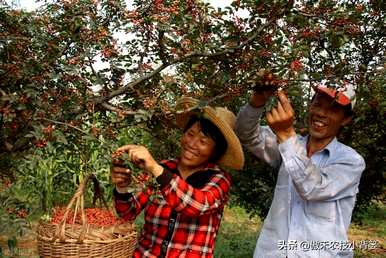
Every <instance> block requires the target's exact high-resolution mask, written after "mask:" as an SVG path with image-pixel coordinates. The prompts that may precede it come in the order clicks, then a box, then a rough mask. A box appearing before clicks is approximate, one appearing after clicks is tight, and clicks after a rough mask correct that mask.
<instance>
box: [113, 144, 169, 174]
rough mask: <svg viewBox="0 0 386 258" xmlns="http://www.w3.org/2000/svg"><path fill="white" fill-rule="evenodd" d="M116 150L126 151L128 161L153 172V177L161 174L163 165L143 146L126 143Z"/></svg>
mask: <svg viewBox="0 0 386 258" xmlns="http://www.w3.org/2000/svg"><path fill="white" fill-rule="evenodd" d="M116 152H119V153H123V152H126V153H127V154H128V159H129V162H131V163H133V164H135V165H136V166H138V167H140V168H142V169H143V170H145V171H146V172H148V173H151V174H153V175H154V176H155V177H157V176H159V175H161V174H162V172H163V167H162V166H161V165H159V164H158V163H157V161H155V159H154V158H153V156H152V155H151V154H150V152H149V150H148V149H147V148H146V147H145V146H142V145H133V144H128V145H124V146H122V147H120V148H118V149H117V151H116Z"/></svg>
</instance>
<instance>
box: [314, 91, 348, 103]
mask: <svg viewBox="0 0 386 258" xmlns="http://www.w3.org/2000/svg"><path fill="white" fill-rule="evenodd" d="M315 91H316V92H322V93H325V94H327V95H328V96H330V97H331V98H333V99H335V101H336V102H337V103H339V104H340V105H342V106H346V105H349V104H351V100H350V99H349V98H348V97H347V96H346V95H344V94H343V93H342V92H340V91H337V90H335V89H332V88H328V87H320V86H319V87H316V88H315Z"/></svg>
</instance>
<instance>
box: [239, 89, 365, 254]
mask: <svg viewBox="0 0 386 258" xmlns="http://www.w3.org/2000/svg"><path fill="white" fill-rule="evenodd" d="M315 91H316V93H315V95H314V97H313V99H312V102H311V105H310V107H309V110H308V129H309V134H308V135H307V136H305V137H302V136H300V135H297V134H296V133H295V129H294V126H293V122H294V117H295V112H294V110H293V108H292V106H291V103H290V101H289V99H288V98H287V96H286V94H285V93H284V92H283V91H281V90H278V92H277V97H278V104H277V107H273V108H272V109H271V110H269V111H267V112H266V120H267V123H268V126H261V125H260V118H261V116H262V113H263V110H264V106H265V104H266V102H267V100H268V99H269V98H270V97H272V96H273V93H274V91H273V90H255V91H254V92H253V94H252V96H251V98H250V101H249V103H248V104H246V105H245V106H243V107H242V108H241V110H240V112H239V114H238V117H237V124H236V132H237V134H238V136H239V138H240V140H241V142H242V144H243V145H244V146H245V147H246V148H247V149H248V150H249V151H251V152H252V153H253V154H254V155H256V156H257V157H259V158H260V159H262V160H264V161H265V162H267V163H268V164H269V165H271V166H273V167H275V168H277V169H278V171H279V174H278V179H277V183H276V187H275V192H274V197H273V201H272V204H271V207H270V210H269V213H268V215H267V217H266V219H265V220H264V225H263V227H262V230H261V233H260V236H259V238H258V241H257V244H256V248H255V253H254V258H258V257H259V258H260V257H262V258H271V257H272V258H280V257H288V258H292V257H302V258H305V257H313V258H314V257H320V258H330V257H331V258H332V257H334V258H335V257H352V256H353V248H354V246H353V245H352V243H351V242H350V241H349V240H348V238H347V231H348V228H349V225H350V221H351V215H352V210H353V208H354V205H355V199H356V194H357V192H358V185H359V180H360V177H361V174H362V172H363V170H364V169H365V162H364V159H363V158H362V156H360V155H359V154H358V153H357V152H356V151H355V150H354V149H352V148H350V147H348V146H346V145H344V144H342V143H340V142H339V141H338V140H337V138H336V136H337V134H338V133H339V131H340V129H341V128H342V127H343V126H345V125H347V124H348V123H350V121H351V116H352V109H353V107H354V105H355V92H354V90H353V88H352V86H351V85H345V86H344V87H343V88H341V89H333V88H327V87H325V86H319V87H317V88H315Z"/></svg>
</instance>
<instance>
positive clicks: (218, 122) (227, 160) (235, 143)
mask: <svg viewBox="0 0 386 258" xmlns="http://www.w3.org/2000/svg"><path fill="white" fill-rule="evenodd" d="M200 109H201V112H202V114H203V116H204V118H206V119H208V120H209V121H211V122H212V123H213V124H214V125H215V126H216V127H217V128H218V129H219V130H220V131H221V133H222V134H223V136H224V138H225V140H226V142H227V144H228V147H227V149H226V151H225V153H224V154H223V156H222V157H221V158H220V159H219V160H218V162H217V163H218V165H220V166H224V167H229V168H232V169H236V170H240V169H242V167H243V166H244V153H243V149H242V146H241V143H240V141H239V138H238V137H237V135H236V134H235V132H234V130H233V129H232V128H231V126H230V125H229V124H228V123H226V122H225V121H224V120H223V119H221V118H220V117H219V116H217V113H216V111H215V109H214V108H212V107H210V106H205V107H200ZM197 110H199V101H198V100H196V99H194V98H190V97H183V98H181V99H180V100H179V101H178V102H177V105H176V111H177V112H176V123H177V126H178V127H179V128H181V129H183V128H185V126H186V124H187V123H188V121H189V119H190V118H191V116H192V115H195V114H197Z"/></svg>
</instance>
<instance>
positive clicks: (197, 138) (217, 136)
mask: <svg viewBox="0 0 386 258" xmlns="http://www.w3.org/2000/svg"><path fill="white" fill-rule="evenodd" d="M176 110H177V114H176V119H177V124H178V126H179V127H180V128H184V131H183V132H184V133H183V136H182V139H181V153H180V156H179V158H177V159H174V160H167V161H162V162H160V163H157V162H156V161H155V160H154V158H153V157H152V155H151V154H150V152H149V151H148V150H147V149H146V147H144V146H138V145H125V146H122V147H121V148H119V149H118V150H117V151H118V152H120V153H121V152H126V153H127V154H128V158H129V161H130V162H132V163H134V164H136V165H138V166H139V167H141V168H142V169H144V170H145V171H146V172H148V173H149V174H151V175H153V176H154V177H155V178H156V180H157V182H158V183H159V191H160V193H161V196H162V198H150V196H151V195H152V194H153V191H154V189H152V188H150V187H148V188H146V190H143V191H142V192H138V193H136V194H132V193H128V192H127V186H128V184H129V182H130V179H129V178H130V176H129V175H130V170H128V169H127V168H124V167H122V166H120V165H119V163H117V164H114V166H113V168H112V181H113V183H114V184H115V185H116V187H115V189H114V204H115V208H116V210H117V212H118V214H119V215H120V216H121V217H122V218H124V219H126V220H133V219H135V218H136V217H137V216H138V214H140V212H141V211H142V210H143V209H144V210H145V225H144V227H143V230H142V233H141V236H140V238H139V241H138V246H137V248H136V250H135V251H134V257H157V258H158V257H189V258H190V257H191V258H195V257H213V252H214V243H215V238H216V234H217V231H218V229H219V226H220V221H221V217H222V213H223V209H224V205H225V204H226V202H227V200H228V197H229V188H230V185H231V178H230V176H229V174H228V173H226V172H225V171H224V170H222V169H221V168H220V167H219V166H221V167H229V168H232V169H241V168H242V166H243V164H244V155H243V152H242V148H241V144H240V142H239V140H238V138H237V136H236V135H235V133H234V131H233V128H234V124H235V115H234V114H233V113H232V112H231V111H229V110H227V109H226V108H212V107H210V106H208V105H203V104H202V102H199V101H198V100H195V99H193V98H187V97H185V98H182V99H180V101H178V102H177V106H176Z"/></svg>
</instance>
